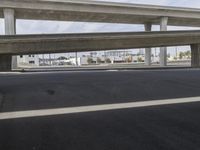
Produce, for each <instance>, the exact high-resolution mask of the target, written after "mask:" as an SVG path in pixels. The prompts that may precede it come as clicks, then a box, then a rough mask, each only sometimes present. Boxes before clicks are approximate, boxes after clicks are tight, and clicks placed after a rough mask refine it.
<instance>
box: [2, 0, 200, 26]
mask: <svg viewBox="0 0 200 150" xmlns="http://www.w3.org/2000/svg"><path fill="white" fill-rule="evenodd" d="M4 8H10V9H14V10H15V11H16V18H18V19H35V20H57V21H82V22H107V23H129V24H145V23H146V22H151V23H152V24H156V25H159V24H160V16H168V17H169V21H168V25H174V26H196V27H199V26H200V15H199V14H200V9H195V8H194V9H193V8H181V7H166V6H154V5H139V4H130V3H129V4H127V3H113V2H98V1H89V0H88V1H87V0H34V1H29V0H1V3H0V17H3V14H2V13H1V12H3V9H4Z"/></svg>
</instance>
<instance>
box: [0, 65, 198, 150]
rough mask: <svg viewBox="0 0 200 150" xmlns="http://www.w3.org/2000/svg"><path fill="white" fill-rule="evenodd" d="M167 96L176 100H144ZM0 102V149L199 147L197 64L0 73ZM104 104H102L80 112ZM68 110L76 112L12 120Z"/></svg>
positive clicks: (167, 149)
mask: <svg viewBox="0 0 200 150" xmlns="http://www.w3.org/2000/svg"><path fill="white" fill-rule="evenodd" d="M193 98H194V99H196V102H191V101H190V100H191V99H193ZM183 99H185V101H187V103H185V102H182V103H181V100H183ZM166 100H169V101H170V100H171V101H177V100H179V102H180V103H177V104H173V103H169V104H168V103H167V104H165V105H160V104H158V105H155V106H151V105H150V106H147V105H146V103H152V102H154V103H156V102H160V101H166ZM0 102H1V105H0V133H1V134H0V149H2V150H19V149H20V150H28V149H31V150H55V149H70V150H88V149H93V150H130V149H137V150H146V149H148V150H156V149H162V150H177V149H181V150H188V149H190V150H199V149H200V117H199V116H200V109H199V108H200V70H199V69H179V70H176V69H172V70H170V69H169V70H153V71H149V70H137V71H130V70H129V71H125V70H123V71H117V70H112V71H89V72H84V71H83V72H81V71H77V72H57V73H56V72H51V73H50V72H49V73H48V72H46V73H16V74H15V73H14V74H1V75H0ZM144 102H145V103H144ZM138 103H139V104H140V103H143V104H144V105H142V106H138ZM102 104H103V105H105V106H104V107H107V108H108V109H107V110H99V111H89V112H81V111H82V109H81V108H82V107H85V106H87V108H90V107H91V106H99V105H100V106H102ZM110 104H112V105H114V104H124V105H125V104H126V105H128V104H130V105H132V106H136V104H137V106H136V107H132V106H131V107H132V108H124V109H119V108H117V109H110V108H111V106H109V107H108V105H110ZM134 104H135V105H134ZM71 107H72V108H74V107H75V108H77V107H78V108H79V109H80V112H79V113H68V114H67V113H63V114H62V113H61V114H59V115H58V114H54V115H48V114H47V115H42V116H33V117H25V118H23V117H21V118H20V117H19V118H15V113H17V112H22V113H23V114H28V113H27V111H30V110H35V111H39V110H41V111H45V110H47V109H48V112H49V113H51V112H54V110H58V109H60V108H64V109H68V108H71ZM13 112H15V113H13ZM5 113H13V114H10V116H9V117H10V118H9V119H2V118H1V116H2V114H5Z"/></svg>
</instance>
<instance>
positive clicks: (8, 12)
mask: <svg viewBox="0 0 200 150" xmlns="http://www.w3.org/2000/svg"><path fill="white" fill-rule="evenodd" d="M3 13H4V19H5V34H6V35H14V34H16V19H15V11H14V10H13V9H4V10H3ZM4 57H5V58H4ZM11 57H12V56H11V55H2V56H1V58H2V61H3V60H5V61H6V62H4V63H3V64H4V67H3V68H4V70H5V71H10V70H11V69H16V68H17V56H13V57H12V59H11V60H10V58H11ZM8 61H12V63H11V62H8ZM1 63H2V62H1ZM6 64H7V65H6ZM0 66H1V64H0ZM5 66H7V69H6V68H5ZM3 68H2V69H3ZM0 69H1V68H0Z"/></svg>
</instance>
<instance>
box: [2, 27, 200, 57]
mask: <svg viewBox="0 0 200 150" xmlns="http://www.w3.org/2000/svg"><path fill="white" fill-rule="evenodd" d="M196 43H200V31H165V32H164V31H163V32H158V31H156V32H122V33H88V34H86V33H82V34H51V35H15V36H0V54H10V55H15V54H17V55H21V54H22V55H23V54H43V53H62V52H76V51H79V52H84V51H94V50H116V49H131V48H149V47H163V46H164V47H165V46H181V45H191V44H196Z"/></svg>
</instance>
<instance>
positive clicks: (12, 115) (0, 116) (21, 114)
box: [0, 97, 200, 120]
mask: <svg viewBox="0 0 200 150" xmlns="http://www.w3.org/2000/svg"><path fill="white" fill-rule="evenodd" d="M192 102H200V97H190V98H178V99H165V100H154V101H142V102H130V103H118V104H104V105H92V106H80V107H65V108H56V109H42V110H28V111H16V112H4V113H0V120H4V119H17V118H30V117H41V116H53V115H64V114H74V113H85V112H96V111H106V110H118V109H129V108H139V107H150V106H160V105H172V104H182V103H192Z"/></svg>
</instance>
